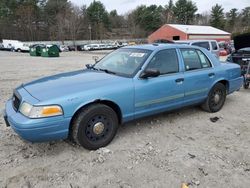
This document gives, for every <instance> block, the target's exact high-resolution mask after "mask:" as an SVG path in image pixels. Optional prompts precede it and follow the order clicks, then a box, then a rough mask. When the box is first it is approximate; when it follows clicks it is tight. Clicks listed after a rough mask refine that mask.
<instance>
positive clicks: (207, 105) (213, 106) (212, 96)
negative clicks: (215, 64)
mask: <svg viewBox="0 0 250 188" xmlns="http://www.w3.org/2000/svg"><path fill="white" fill-rule="evenodd" d="M225 100H226V87H225V85H223V84H222V83H217V84H215V85H214V87H213V88H212V89H211V90H210V92H209V94H208V97H207V99H206V101H205V102H204V103H203V104H202V108H203V109H204V110H205V111H207V112H212V113H214V112H218V111H219V110H220V109H221V108H222V107H223V105H224V103H225Z"/></svg>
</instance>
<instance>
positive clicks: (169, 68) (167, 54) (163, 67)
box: [147, 49, 179, 75]
mask: <svg viewBox="0 0 250 188" xmlns="http://www.w3.org/2000/svg"><path fill="white" fill-rule="evenodd" d="M147 69H157V70H159V71H160V74H161V75H162V74H170V73H176V72H179V62H178V57H177V54H176V51H175V49H167V50H161V51H159V52H158V53H157V54H155V56H154V57H153V58H152V59H151V61H150V62H149V64H148V66H147Z"/></svg>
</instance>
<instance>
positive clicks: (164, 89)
mask: <svg viewBox="0 0 250 188" xmlns="http://www.w3.org/2000/svg"><path fill="white" fill-rule="evenodd" d="M242 80H243V78H242V77H241V70H240V66H239V65H237V64H233V63H220V62H219V61H218V59H217V58H216V57H215V56H214V55H212V54H211V53H210V52H208V51H207V50H206V49H204V48H200V47H194V46H188V45H177V44H148V45H141V46H132V47H131V46H130V47H123V48H121V49H118V50H115V51H113V52H112V53H110V54H108V55H107V56H105V57H104V58H103V59H101V60H100V61H98V62H96V63H95V64H94V65H88V66H87V69H83V70H78V71H74V72H68V73H62V74H58V75H54V76H50V77H45V78H42V79H38V80H35V81H32V82H30V83H27V84H23V85H21V86H19V87H18V88H16V89H15V90H14V93H13V97H12V98H11V99H10V100H8V101H7V102H6V108H5V115H4V119H5V121H6V124H7V126H11V127H12V128H13V129H14V131H15V132H16V133H17V134H19V135H20V136H21V137H22V138H23V139H25V140H28V141H30V142H42V141H50V140H58V139H67V138H70V139H71V140H72V141H74V142H76V143H78V144H80V145H81V146H83V147H85V148H87V149H97V148H100V147H104V146H106V145H107V144H108V143H110V142H111V140H112V139H113V138H114V136H115V134H116V131H117V128H118V125H119V124H122V123H125V122H128V121H131V120H135V119H137V118H141V117H145V116H149V115H153V114H156V113H161V112H164V111H169V110H173V109H177V108H182V107H184V106H189V105H201V106H202V108H203V109H204V110H206V111H208V112H217V111H219V110H220V109H221V108H222V106H223V104H224V102H225V99H226V95H228V94H230V93H232V92H234V91H236V90H239V89H240V87H241V85H242Z"/></svg>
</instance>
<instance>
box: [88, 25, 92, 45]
mask: <svg viewBox="0 0 250 188" xmlns="http://www.w3.org/2000/svg"><path fill="white" fill-rule="evenodd" d="M91 29H92V28H91V25H90V24H89V40H90V42H91V38H92V37H91Z"/></svg>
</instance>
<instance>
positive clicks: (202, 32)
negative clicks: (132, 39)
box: [148, 24, 231, 43]
mask: <svg viewBox="0 0 250 188" xmlns="http://www.w3.org/2000/svg"><path fill="white" fill-rule="evenodd" d="M159 39H166V40H200V39H211V40H212V39H214V40H217V41H228V40H231V33H228V32H225V31H222V30H220V29H217V28H214V27H211V26H200V25H179V24H165V25H163V26H162V27H160V28H159V29H158V30H156V31H155V32H153V33H152V34H151V35H150V36H149V37H148V41H149V42H150V43H152V42H154V41H155V40H159Z"/></svg>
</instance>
